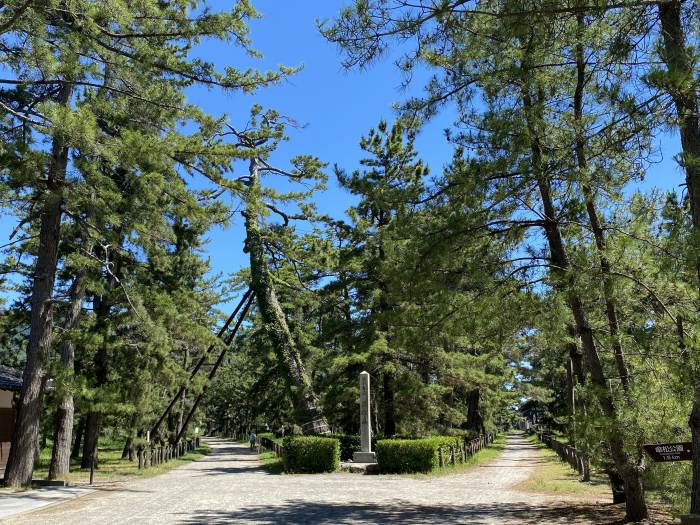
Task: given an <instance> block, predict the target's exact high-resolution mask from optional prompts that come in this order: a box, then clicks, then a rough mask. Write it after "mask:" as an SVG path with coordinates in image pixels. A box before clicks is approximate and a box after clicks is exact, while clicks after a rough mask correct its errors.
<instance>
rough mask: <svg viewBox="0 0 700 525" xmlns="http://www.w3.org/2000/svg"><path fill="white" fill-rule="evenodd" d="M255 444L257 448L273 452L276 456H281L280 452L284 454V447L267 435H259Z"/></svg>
mask: <svg viewBox="0 0 700 525" xmlns="http://www.w3.org/2000/svg"><path fill="white" fill-rule="evenodd" d="M256 444H257V446H258V448H264V449H265V450H269V451H270V452H274V453H275V456H277V457H278V458H281V457H282V454H284V447H283V446H282V445H280V444H279V443H277V442H276V441H273V440H271V439H270V438H268V437H259V438H258V439H257V443H256Z"/></svg>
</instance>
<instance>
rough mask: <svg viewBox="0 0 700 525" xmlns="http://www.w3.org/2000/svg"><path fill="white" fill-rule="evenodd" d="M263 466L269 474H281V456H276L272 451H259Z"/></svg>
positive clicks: (282, 464)
mask: <svg viewBox="0 0 700 525" xmlns="http://www.w3.org/2000/svg"><path fill="white" fill-rule="evenodd" d="M258 458H259V459H260V463H262V466H263V468H265V470H267V471H268V472H269V473H270V474H283V473H284V463H283V461H282V458H278V457H277V456H276V455H275V453H274V452H260V454H259V455H258Z"/></svg>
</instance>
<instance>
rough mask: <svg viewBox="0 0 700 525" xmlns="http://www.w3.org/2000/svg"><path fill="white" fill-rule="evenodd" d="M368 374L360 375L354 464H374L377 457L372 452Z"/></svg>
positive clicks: (362, 373)
mask: <svg viewBox="0 0 700 525" xmlns="http://www.w3.org/2000/svg"><path fill="white" fill-rule="evenodd" d="M369 403H370V395H369V373H368V372H361V373H360V449H361V451H360V452H355V453H354V454H353V456H352V460H353V461H354V462H355V463H376V462H377V456H376V454H375V453H374V452H372V424H371V423H370V421H371V420H370V416H369Z"/></svg>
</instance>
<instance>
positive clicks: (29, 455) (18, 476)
mask: <svg viewBox="0 0 700 525" xmlns="http://www.w3.org/2000/svg"><path fill="white" fill-rule="evenodd" d="M71 91H72V85H71V84H69V83H64V84H62V87H61V91H60V94H59V100H58V102H59V103H60V104H63V105H66V104H67V103H68V101H69V100H70V97H71ZM68 149H69V148H68V146H67V145H66V141H65V138H64V137H62V136H60V135H56V136H55V137H54V138H53V143H52V145H51V158H50V160H49V166H48V171H47V177H46V193H45V196H44V195H42V197H43V198H42V199H41V200H42V201H43V202H42V205H43V207H42V209H41V213H40V216H39V223H40V226H39V247H38V251H37V257H36V265H35V268H34V276H33V283H32V295H31V302H30V304H31V318H30V327H29V343H28V345H27V361H26V364H25V366H24V374H23V377H22V381H23V382H22V390H21V392H20V396H19V402H18V405H17V409H18V412H17V419H16V423H15V430H14V434H13V436H12V446H11V448H10V456H9V458H8V462H7V467H6V469H5V485H6V486H8V487H14V488H17V487H21V486H25V485H29V484H30V483H31V481H32V472H33V470H34V458H35V456H36V453H37V450H36V446H37V438H38V436H39V426H40V424H41V416H42V410H43V401H44V399H43V397H44V392H43V385H44V382H45V379H46V378H45V373H46V371H45V368H44V367H45V365H46V361H47V359H48V356H49V352H50V350H51V337H52V329H53V307H52V304H51V299H52V295H53V287H54V281H55V278H56V266H57V263H58V247H59V243H60V240H61V215H62V205H63V188H64V184H65V180H66V168H67V166H68Z"/></svg>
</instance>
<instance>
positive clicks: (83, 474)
mask: <svg viewBox="0 0 700 525" xmlns="http://www.w3.org/2000/svg"><path fill="white" fill-rule="evenodd" d="M122 446H123V445H121V444H107V445H106V446H104V447H100V449H99V468H98V469H95V474H94V484H96V485H97V484H103V485H104V484H108V483H113V482H116V481H126V480H128V479H131V478H138V477H150V476H157V475H158V474H163V473H165V472H168V471H169V470H172V469H174V468H177V467H179V466H181V465H185V464H186V463H189V462H191V461H194V460H195V459H199V458H201V457H202V456H204V455H206V454H208V453H209V452H210V450H211V449H210V448H209V447H208V446H206V445H205V444H202V446H200V447H199V448H198V449H195V450H192V451H190V452H188V453H187V454H185V455H183V456H180V457H179V458H174V459H171V460H170V461H168V462H167V463H161V464H160V465H156V466H153V467H149V468H145V469H141V470H139V465H138V462H137V461H129V460H128V459H122ZM50 461H51V447H47V448H45V449H44V450H42V451H41V455H40V456H39V461H38V462H37V465H36V468H35V469H34V476H33V477H34V479H46V478H47V477H48V475H49V463H50ZM70 468H71V471H70V472H69V473H68V474H67V475H66V476H63V477H62V478H61V479H64V480H66V481H67V482H68V483H70V484H71V485H87V484H89V483H90V469H89V468H87V469H81V468H80V461H79V460H73V459H72V460H71V467H70Z"/></svg>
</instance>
